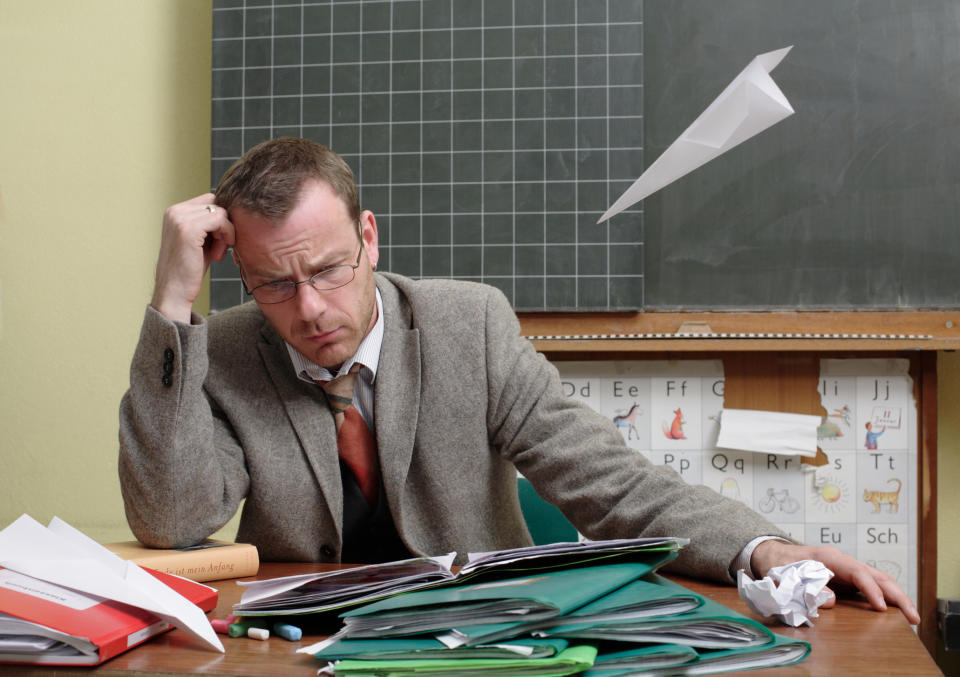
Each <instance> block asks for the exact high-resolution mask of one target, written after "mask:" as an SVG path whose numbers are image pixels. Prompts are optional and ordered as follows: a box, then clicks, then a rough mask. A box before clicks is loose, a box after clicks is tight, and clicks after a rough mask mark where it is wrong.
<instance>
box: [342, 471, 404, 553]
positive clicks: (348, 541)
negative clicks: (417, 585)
mask: <svg viewBox="0 0 960 677" xmlns="http://www.w3.org/2000/svg"><path fill="white" fill-rule="evenodd" d="M340 478H341V480H342V483H343V551H342V552H341V554H340V561H341V562H344V563H348V564H372V563H375V562H392V561H394V560H400V559H408V558H410V557H411V554H410V551H409V550H407V547H406V546H405V545H404V544H403V541H401V540H400V536H399V534H397V528H396V527H395V526H394V524H393V517H392V516H391V515H390V509H389V508H388V507H387V499H386V497H385V496H384V493H385V492H384V490H383V480H382V479H381V480H380V491H379V492H378V493H377V504H376V505H375V506H371V505H370V503H369V502H368V501H367V499H366V497H365V496H364V495H363V492H362V491H360V487H359V485H358V484H357V480H356V479H355V478H354V476H353V473H352V472H350V469H349V468H348V467H347V466H346V465H345V464H344V463H343V461H340Z"/></svg>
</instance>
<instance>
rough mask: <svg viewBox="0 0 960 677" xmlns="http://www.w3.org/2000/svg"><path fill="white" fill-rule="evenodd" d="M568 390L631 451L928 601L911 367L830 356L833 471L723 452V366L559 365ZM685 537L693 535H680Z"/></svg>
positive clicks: (826, 429)
mask: <svg viewBox="0 0 960 677" xmlns="http://www.w3.org/2000/svg"><path fill="white" fill-rule="evenodd" d="M556 367H557V368H558V370H559V371H560V378H561V381H562V383H563V387H564V392H565V393H566V394H567V396H568V397H574V398H576V399H579V400H582V401H584V402H586V403H587V404H588V405H590V406H591V407H592V408H594V409H595V410H596V411H598V412H600V413H601V414H603V415H604V416H607V417H609V418H610V419H611V420H612V421H613V422H614V423H615V424H616V426H617V428H618V429H619V430H620V433H621V434H622V435H623V439H624V440H625V441H626V443H627V445H628V446H630V447H631V448H633V449H635V450H636V451H637V452H638V453H642V454H644V455H645V456H646V457H647V458H648V459H649V460H650V461H651V462H653V463H655V464H659V465H668V466H670V467H671V468H673V469H674V470H676V471H677V472H678V473H680V475H681V477H683V478H684V480H686V481H687V482H689V483H691V484H704V485H706V486H708V487H710V488H712V489H713V490H714V491H717V492H719V493H721V494H723V495H724V496H727V497H729V498H732V499H734V500H737V501H741V502H742V503H744V504H746V505H748V506H749V507H751V508H752V509H754V510H755V511H757V512H759V513H760V514H761V515H763V516H764V517H766V518H767V519H769V520H770V521H771V522H773V523H774V524H776V525H777V526H778V527H780V528H781V529H782V530H783V531H785V532H787V533H788V534H790V536H791V537H792V538H795V539H797V540H799V541H801V542H804V543H807V544H809V545H819V544H823V545H832V546H835V547H837V548H839V549H840V550H842V551H844V552H846V553H848V554H850V555H852V556H854V557H856V558H857V559H860V560H863V561H865V562H867V563H868V564H871V565H873V566H875V567H876V568H878V569H880V570H882V571H885V572H887V573H888V574H890V575H891V576H893V577H894V578H895V579H896V580H897V583H898V584H899V585H900V586H901V587H902V588H903V589H904V590H906V591H907V593H908V594H909V595H910V597H911V598H912V599H913V600H914V603H916V600H917V567H916V562H917V552H918V538H917V535H918V531H919V530H918V507H917V504H918V499H917V496H918V494H917V491H918V487H917V409H916V403H915V401H914V397H913V381H912V379H911V378H910V376H909V373H908V367H909V363H908V361H907V360H901V359H850V360H821V363H820V382H819V390H820V400H821V403H822V405H823V408H824V410H825V412H826V414H825V415H824V416H823V422H822V423H821V425H820V427H819V429H818V445H819V446H820V448H821V449H822V450H823V451H824V452H825V453H826V454H827V457H828V459H829V461H828V463H827V464H826V465H824V466H821V467H819V468H813V467H812V466H808V465H804V464H802V463H801V461H802V457H800V456H788V455H781V454H772V453H757V452H750V451H734V450H730V449H720V448H718V447H717V446H716V442H717V435H718V433H719V430H720V416H721V412H722V410H723V386H724V376H723V363H722V362H721V361H719V360H684V361H671V362H666V361H645V360H637V361H623V362H621V361H607V362H600V361H598V362H557V363H556ZM675 535H677V536H683V534H675Z"/></svg>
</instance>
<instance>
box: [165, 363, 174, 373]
mask: <svg viewBox="0 0 960 677" xmlns="http://www.w3.org/2000/svg"><path fill="white" fill-rule="evenodd" d="M172 373H173V362H164V363H163V374H164V376H169V375H170V374H172Z"/></svg>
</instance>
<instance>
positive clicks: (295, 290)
mask: <svg viewBox="0 0 960 677" xmlns="http://www.w3.org/2000/svg"><path fill="white" fill-rule="evenodd" d="M358 226H360V227H362V226H361V224H358ZM357 234H358V235H359V236H360V250H359V251H358V252H357V260H356V262H355V263H337V264H335V265H332V266H327V267H326V268H324V269H323V270H320V271H318V272H316V273H314V274H313V275H311V276H310V277H308V278H307V279H305V280H299V281H294V280H270V281H269V282H264V283H263V284H258V285H257V286H256V287H254V288H253V289H248V288H247V280H246V279H245V277H244V274H243V261H241V260H240V255H239V254H237V250H236V249H234V250H233V255H234V256H235V257H236V259H237V267H239V268H240V282H241V283H242V284H243V291H244V293H245V294H246V295H247V296H253V298H254V299H255V300H256V301H257V303H263V304H265V305H274V304H277V303H286V302H287V301H289V300H290V299H294V298H296V297H297V294H298V293H299V287H300V285H301V284H309V285H310V286H311V287H312V288H313V289H314V290H315V291H333V290H334V289H340V288H342V287H346V286H347V285H348V284H350V283H351V282H353V281H354V280H355V279H357V268H359V267H360V257H361V256H363V235H362V233H361V232H359V230H358V233H357ZM335 268H349V269H350V271H351V273H352V275H351V276H350V279H349V280H347V281H346V282H344V283H343V284H338V285H337V286H336V287H323V288H320V287H317V286H316V285H315V284H314V280H315V279H317V278H318V277H319V276H321V275H323V274H324V273H327V272H329V271H331V270H333V269H335ZM278 282H288V283H290V284H292V285H293V293H292V294H291V295H290V296H288V297H287V298H285V299H281V300H280V301H261V300H260V299H258V298H257V297H256V296H254V292H255V291H257V290H258V289H261V288H262V287H266V286H267V285H270V284H277V283H278Z"/></svg>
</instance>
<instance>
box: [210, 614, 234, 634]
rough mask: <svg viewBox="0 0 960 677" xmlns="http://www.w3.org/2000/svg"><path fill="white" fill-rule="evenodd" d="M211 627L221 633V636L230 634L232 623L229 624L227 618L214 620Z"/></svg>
mask: <svg viewBox="0 0 960 677" xmlns="http://www.w3.org/2000/svg"><path fill="white" fill-rule="evenodd" d="M210 627H212V628H213V630H214V632H219V633H220V634H221V635H229V634H230V630H229V628H230V623H229V622H227V619H226V618H214V619H213V620H211V621H210Z"/></svg>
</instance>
